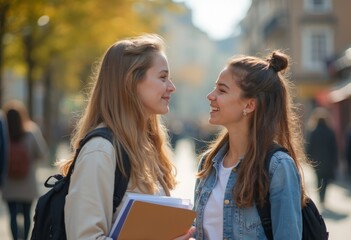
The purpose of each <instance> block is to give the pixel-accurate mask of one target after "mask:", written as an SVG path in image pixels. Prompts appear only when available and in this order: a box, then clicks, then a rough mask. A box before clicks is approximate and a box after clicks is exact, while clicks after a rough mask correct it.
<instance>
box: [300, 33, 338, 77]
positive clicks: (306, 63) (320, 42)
mask: <svg viewBox="0 0 351 240" xmlns="http://www.w3.org/2000/svg"><path fill="white" fill-rule="evenodd" d="M332 52H333V33H332V30H331V29H329V28H327V27H319V28H313V27H309V28H305V29H304V31H303V35H302V58H303V59H302V62H303V68H304V69H306V70H312V71H323V69H325V66H326V65H325V64H326V61H327V59H328V58H329V57H330V56H331V54H332Z"/></svg>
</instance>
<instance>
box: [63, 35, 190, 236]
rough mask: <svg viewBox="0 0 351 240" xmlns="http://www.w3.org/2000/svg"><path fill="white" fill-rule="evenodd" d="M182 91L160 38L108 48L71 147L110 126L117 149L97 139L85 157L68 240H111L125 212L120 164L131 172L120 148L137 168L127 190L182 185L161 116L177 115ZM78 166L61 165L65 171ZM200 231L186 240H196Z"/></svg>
mask: <svg viewBox="0 0 351 240" xmlns="http://www.w3.org/2000/svg"><path fill="white" fill-rule="evenodd" d="M174 91H175V86H174V84H173V83H172V81H171V79H170V69H169V66H168V61H167V58H166V55H165V52H164V42H163V40H162V39H161V38H160V37H159V36H157V35H142V36H139V37H135V38H129V39H125V40H121V41H118V42H116V43H115V44H113V45H112V46H110V47H109V48H108V50H107V51H106V53H105V54H104V56H103V59H102V61H101V64H100V67H99V69H98V72H97V75H96V79H95V81H94V83H93V87H92V90H91V93H90V96H89V100H88V104H87V106H86V109H85V111H84V113H83V115H82V117H81V119H80V120H79V122H78V123H77V126H76V130H75V132H74V136H73V138H72V141H71V145H72V147H73V148H77V147H78V145H79V141H80V139H82V138H83V137H84V136H85V135H86V134H87V133H88V132H89V131H91V130H93V129H95V128H99V127H108V128H110V129H111V130H112V132H113V135H114V138H115V142H116V146H113V145H112V144H111V143H110V142H109V141H108V140H106V139H103V138H100V137H96V138H92V139H91V140H89V141H88V142H87V143H86V144H85V145H84V147H83V148H82V150H81V152H80V153H79V156H78V158H77V162H76V165H75V169H74V172H73V174H72V176H71V182H70V187H69V192H68V195H67V197H66V204H65V212H64V214H65V227H66V234H67V239H75V240H77V239H111V238H109V237H108V234H109V231H110V229H111V227H112V224H113V221H114V220H115V218H116V216H117V214H118V212H119V209H117V211H116V212H115V213H114V214H113V192H114V176H115V169H116V166H117V167H118V168H120V169H121V171H122V172H124V169H123V161H122V158H121V153H120V151H119V150H118V149H120V147H123V148H124V149H125V150H126V152H127V154H128V156H129V159H130V164H131V173H130V180H129V183H128V188H127V192H136V193H145V194H154V195H169V191H170V190H172V189H173V188H174V187H175V185H176V181H175V175H174V167H173V165H172V163H171V161H170V147H169V142H168V139H167V134H166V130H165V128H164V126H163V124H162V123H161V121H160V118H159V115H162V114H166V113H167V112H168V111H169V102H170V99H171V95H172V93H173V92H174ZM117 145H119V146H117ZM116 159H117V160H116ZM71 163H72V160H69V161H65V162H61V163H59V165H60V168H61V170H62V172H63V173H67V171H68V169H69V166H70V164H71ZM192 230H193V229H191V230H190V231H189V233H187V234H186V233H185V235H184V236H182V237H181V238H179V239H188V238H189V236H190V235H191V231H192Z"/></svg>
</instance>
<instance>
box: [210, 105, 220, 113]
mask: <svg viewBox="0 0 351 240" xmlns="http://www.w3.org/2000/svg"><path fill="white" fill-rule="evenodd" d="M210 107H211V112H217V111H219V107H213V106H210Z"/></svg>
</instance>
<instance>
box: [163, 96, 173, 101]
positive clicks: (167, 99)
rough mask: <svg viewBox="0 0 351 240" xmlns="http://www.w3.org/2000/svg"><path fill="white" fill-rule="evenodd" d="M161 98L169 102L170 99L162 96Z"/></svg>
mask: <svg viewBox="0 0 351 240" xmlns="http://www.w3.org/2000/svg"><path fill="white" fill-rule="evenodd" d="M162 99H163V100H166V101H167V102H169V101H170V100H171V97H162Z"/></svg>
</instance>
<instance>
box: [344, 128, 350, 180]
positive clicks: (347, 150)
mask: <svg viewBox="0 0 351 240" xmlns="http://www.w3.org/2000/svg"><path fill="white" fill-rule="evenodd" d="M344 152H345V159H346V162H347V178H348V180H351V124H349V126H348V128H347V131H346V136H345V151H344Z"/></svg>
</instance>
